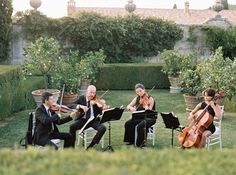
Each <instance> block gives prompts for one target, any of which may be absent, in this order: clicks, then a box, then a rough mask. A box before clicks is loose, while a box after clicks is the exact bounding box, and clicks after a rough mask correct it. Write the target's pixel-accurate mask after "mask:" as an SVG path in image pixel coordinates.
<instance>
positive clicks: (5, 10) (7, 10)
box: [0, 0, 13, 62]
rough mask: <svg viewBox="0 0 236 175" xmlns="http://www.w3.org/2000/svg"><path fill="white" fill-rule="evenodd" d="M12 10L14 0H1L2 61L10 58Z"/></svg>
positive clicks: (0, 44)
mask: <svg viewBox="0 0 236 175" xmlns="http://www.w3.org/2000/svg"><path fill="white" fill-rule="evenodd" d="M12 11H13V8H12V0H0V62H3V61H6V60H7V59H8V54H9V45H10V35H11V15H12Z"/></svg>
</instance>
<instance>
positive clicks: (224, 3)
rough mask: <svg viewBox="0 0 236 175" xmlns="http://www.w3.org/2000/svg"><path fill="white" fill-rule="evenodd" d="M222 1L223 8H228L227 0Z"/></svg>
mask: <svg viewBox="0 0 236 175" xmlns="http://www.w3.org/2000/svg"><path fill="white" fill-rule="evenodd" d="M222 3H223V5H224V10H229V5H228V0H222Z"/></svg>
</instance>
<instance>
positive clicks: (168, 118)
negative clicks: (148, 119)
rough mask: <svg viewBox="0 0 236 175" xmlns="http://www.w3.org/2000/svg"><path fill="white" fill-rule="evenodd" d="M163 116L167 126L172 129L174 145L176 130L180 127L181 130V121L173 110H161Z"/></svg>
mask: <svg viewBox="0 0 236 175" xmlns="http://www.w3.org/2000/svg"><path fill="white" fill-rule="evenodd" d="M161 116H162V119H163V121H164V123H165V126H166V128H169V129H171V130H172V138H171V145H172V147H173V140H174V130H177V129H179V130H178V131H181V130H182V126H181V125H180V123H179V119H178V117H176V116H175V115H174V113H173V112H169V113H163V112H161Z"/></svg>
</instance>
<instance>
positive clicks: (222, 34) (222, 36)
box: [205, 27, 236, 59]
mask: <svg viewBox="0 0 236 175" xmlns="http://www.w3.org/2000/svg"><path fill="white" fill-rule="evenodd" d="M205 30H206V32H207V39H206V42H207V45H208V46H209V47H210V48H211V49H212V50H216V49H217V48H218V47H222V51H223V55H224V57H229V58H230V59H234V58H235V57H236V27H231V28H229V29H221V28H218V27H208V28H207V29H206V28H205Z"/></svg>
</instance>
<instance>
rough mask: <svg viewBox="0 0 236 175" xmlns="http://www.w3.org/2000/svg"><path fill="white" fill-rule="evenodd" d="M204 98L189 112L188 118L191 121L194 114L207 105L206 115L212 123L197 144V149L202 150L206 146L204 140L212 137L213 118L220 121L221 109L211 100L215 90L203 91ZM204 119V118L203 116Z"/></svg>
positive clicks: (213, 130) (213, 129) (213, 128)
mask: <svg viewBox="0 0 236 175" xmlns="http://www.w3.org/2000/svg"><path fill="white" fill-rule="evenodd" d="M203 96H204V102H202V103H199V104H198V105H197V106H196V107H195V108H194V109H193V111H192V112H190V115H189V117H188V120H190V121H192V120H193V119H194V118H195V117H196V116H195V114H196V113H197V112H198V111H199V110H202V109H204V108H205V107H206V106H207V105H209V107H208V108H207V111H208V113H209V114H210V116H211V117H212V122H211V124H210V125H209V126H208V128H206V129H205V131H204V132H203V133H202V137H201V140H200V143H199V148H202V147H204V146H205V144H206V138H207V137H209V136H210V135H212V134H213V133H214V132H215V126H214V124H213V118H214V117H215V116H216V117H217V118H218V119H221V117H222V116H221V109H220V106H219V105H218V104H216V103H215V102H214V101H213V98H214V97H215V90H214V89H206V90H204V91H203ZM203 117H204V116H203Z"/></svg>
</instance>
